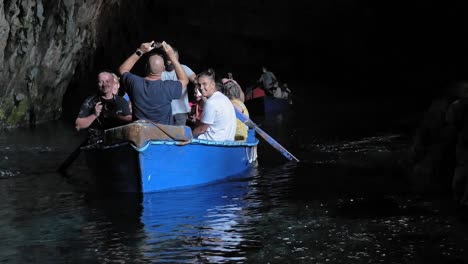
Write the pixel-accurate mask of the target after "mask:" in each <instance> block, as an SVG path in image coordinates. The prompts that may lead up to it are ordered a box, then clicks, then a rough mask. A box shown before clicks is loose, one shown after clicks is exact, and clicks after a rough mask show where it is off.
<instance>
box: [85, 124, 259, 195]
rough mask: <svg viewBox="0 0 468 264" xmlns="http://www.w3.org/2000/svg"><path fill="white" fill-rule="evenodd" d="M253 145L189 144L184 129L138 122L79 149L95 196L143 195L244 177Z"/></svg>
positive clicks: (249, 141) (253, 157) (193, 141)
mask: <svg viewBox="0 0 468 264" xmlns="http://www.w3.org/2000/svg"><path fill="white" fill-rule="evenodd" d="M258 142H259V141H258V139H256V138H255V135H254V134H250V135H249V138H248V139H247V140H246V141H223V142H217V141H209V140H198V139H193V138H192V134H191V130H190V128H188V127H185V126H167V125H160V124H154V123H151V122H147V121H138V122H134V123H131V124H128V125H125V126H121V127H117V128H113V129H109V130H106V131H105V135H104V140H103V142H102V143H101V144H95V145H91V146H86V147H83V148H82V149H83V150H84V151H85V154H86V160H87V163H88V167H89V168H90V169H91V170H92V172H93V176H94V179H95V186H96V188H97V191H99V192H138V193H148V192H155V191H161V190H167V189H174V188H180V187H188V186H194V185H201V184H206V183H210V182H214V181H219V180H223V179H226V178H229V177H238V176H240V175H242V174H244V173H245V172H246V171H247V170H248V169H249V168H250V167H251V165H252V164H255V162H256V158H257V150H256V147H257V145H258Z"/></svg>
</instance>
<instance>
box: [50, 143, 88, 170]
mask: <svg viewBox="0 0 468 264" xmlns="http://www.w3.org/2000/svg"><path fill="white" fill-rule="evenodd" d="M87 143H88V139H86V140H85V141H83V143H81V144H80V145H79V146H78V147H77V148H76V149H75V150H74V151H73V152H72V153H71V154H70V155H69V156H68V158H67V159H66V160H65V161H64V162H63V163H62V165H60V167H59V168H58V170H57V171H58V172H61V173H64V172H65V171H66V170H67V169H68V167H70V165H71V164H72V163H73V162H74V161H75V160H76V158H78V156H79V155H80V153H81V147H84V146H86V144H87Z"/></svg>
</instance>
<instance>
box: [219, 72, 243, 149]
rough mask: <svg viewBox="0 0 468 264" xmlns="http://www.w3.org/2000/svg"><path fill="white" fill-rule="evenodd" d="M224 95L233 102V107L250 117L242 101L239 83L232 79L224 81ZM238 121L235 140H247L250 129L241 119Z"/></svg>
mask: <svg viewBox="0 0 468 264" xmlns="http://www.w3.org/2000/svg"><path fill="white" fill-rule="evenodd" d="M222 81H223V90H222V92H223V94H224V95H226V97H227V98H229V100H231V103H232V105H234V107H235V108H236V109H237V111H239V112H241V113H243V114H244V115H246V116H247V117H248V116H249V111H248V110H247V107H246V106H245V104H244V103H243V102H242V101H241V100H240V93H241V88H240V86H239V84H237V82H235V81H234V80H230V79H223V80H222ZM236 120H237V126H236V135H235V140H246V139H247V134H248V133H247V131H248V129H249V128H248V127H247V125H246V124H244V123H242V122H241V121H240V120H239V119H236Z"/></svg>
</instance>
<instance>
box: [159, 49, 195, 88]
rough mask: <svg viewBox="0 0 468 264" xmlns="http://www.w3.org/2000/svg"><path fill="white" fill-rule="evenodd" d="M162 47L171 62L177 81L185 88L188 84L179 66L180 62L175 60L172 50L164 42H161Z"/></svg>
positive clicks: (185, 75)
mask: <svg viewBox="0 0 468 264" xmlns="http://www.w3.org/2000/svg"><path fill="white" fill-rule="evenodd" d="M162 47H163V49H164V51H165V52H166V55H167V57H168V58H169V60H170V61H171V62H172V65H174V69H175V72H176V75H177V79H178V80H179V81H180V82H181V83H182V87H186V86H187V84H188V82H189V79H188V77H187V74H185V71H184V69H183V68H182V65H180V62H179V60H178V59H177V56H176V55H175V53H174V50H173V49H172V47H171V45H169V44H167V43H166V42H165V41H163V42H162Z"/></svg>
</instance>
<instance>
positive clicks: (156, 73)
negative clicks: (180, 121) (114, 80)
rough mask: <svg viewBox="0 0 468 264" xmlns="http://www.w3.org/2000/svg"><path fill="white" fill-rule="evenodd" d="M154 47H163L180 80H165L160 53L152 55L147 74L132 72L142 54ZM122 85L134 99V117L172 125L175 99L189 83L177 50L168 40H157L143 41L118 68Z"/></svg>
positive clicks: (149, 58) (132, 100) (148, 62)
mask: <svg viewBox="0 0 468 264" xmlns="http://www.w3.org/2000/svg"><path fill="white" fill-rule="evenodd" d="M155 48H162V49H163V50H164V52H165V53H166V55H167V57H168V59H169V60H170V61H171V63H172V64H173V65H174V70H175V73H176V75H177V80H165V81H163V80H162V78H161V76H162V72H163V71H164V69H165V66H164V59H163V58H162V57H161V55H159V54H157V53H154V54H150V56H149V57H148V60H147V63H146V76H145V77H140V76H138V75H135V74H133V73H131V72H130V70H131V69H132V68H133V66H134V65H135V63H136V62H137V61H138V60H139V59H140V57H141V56H143V54H145V53H148V52H150V51H151V50H153V49H155ZM119 73H120V74H121V76H122V80H123V82H122V84H123V86H124V88H125V89H126V91H127V93H128V95H129V97H130V100H131V102H132V115H133V120H139V119H144V120H149V121H152V122H155V123H158V124H163V125H173V124H174V119H173V117H172V107H171V102H172V100H175V99H179V98H181V96H182V94H183V92H184V91H185V89H186V87H187V84H188V77H187V74H186V73H185V71H184V69H183V68H182V66H181V65H180V63H179V60H178V59H177V57H176V55H175V52H174V50H173V49H172V47H171V46H170V45H169V44H167V43H166V42H164V41H163V42H162V43H155V42H154V41H151V42H146V43H142V44H141V45H140V47H139V48H138V49H137V50H136V51H135V52H134V53H133V54H132V55H130V57H128V58H127V60H125V61H124V62H123V63H122V65H120V67H119Z"/></svg>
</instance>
